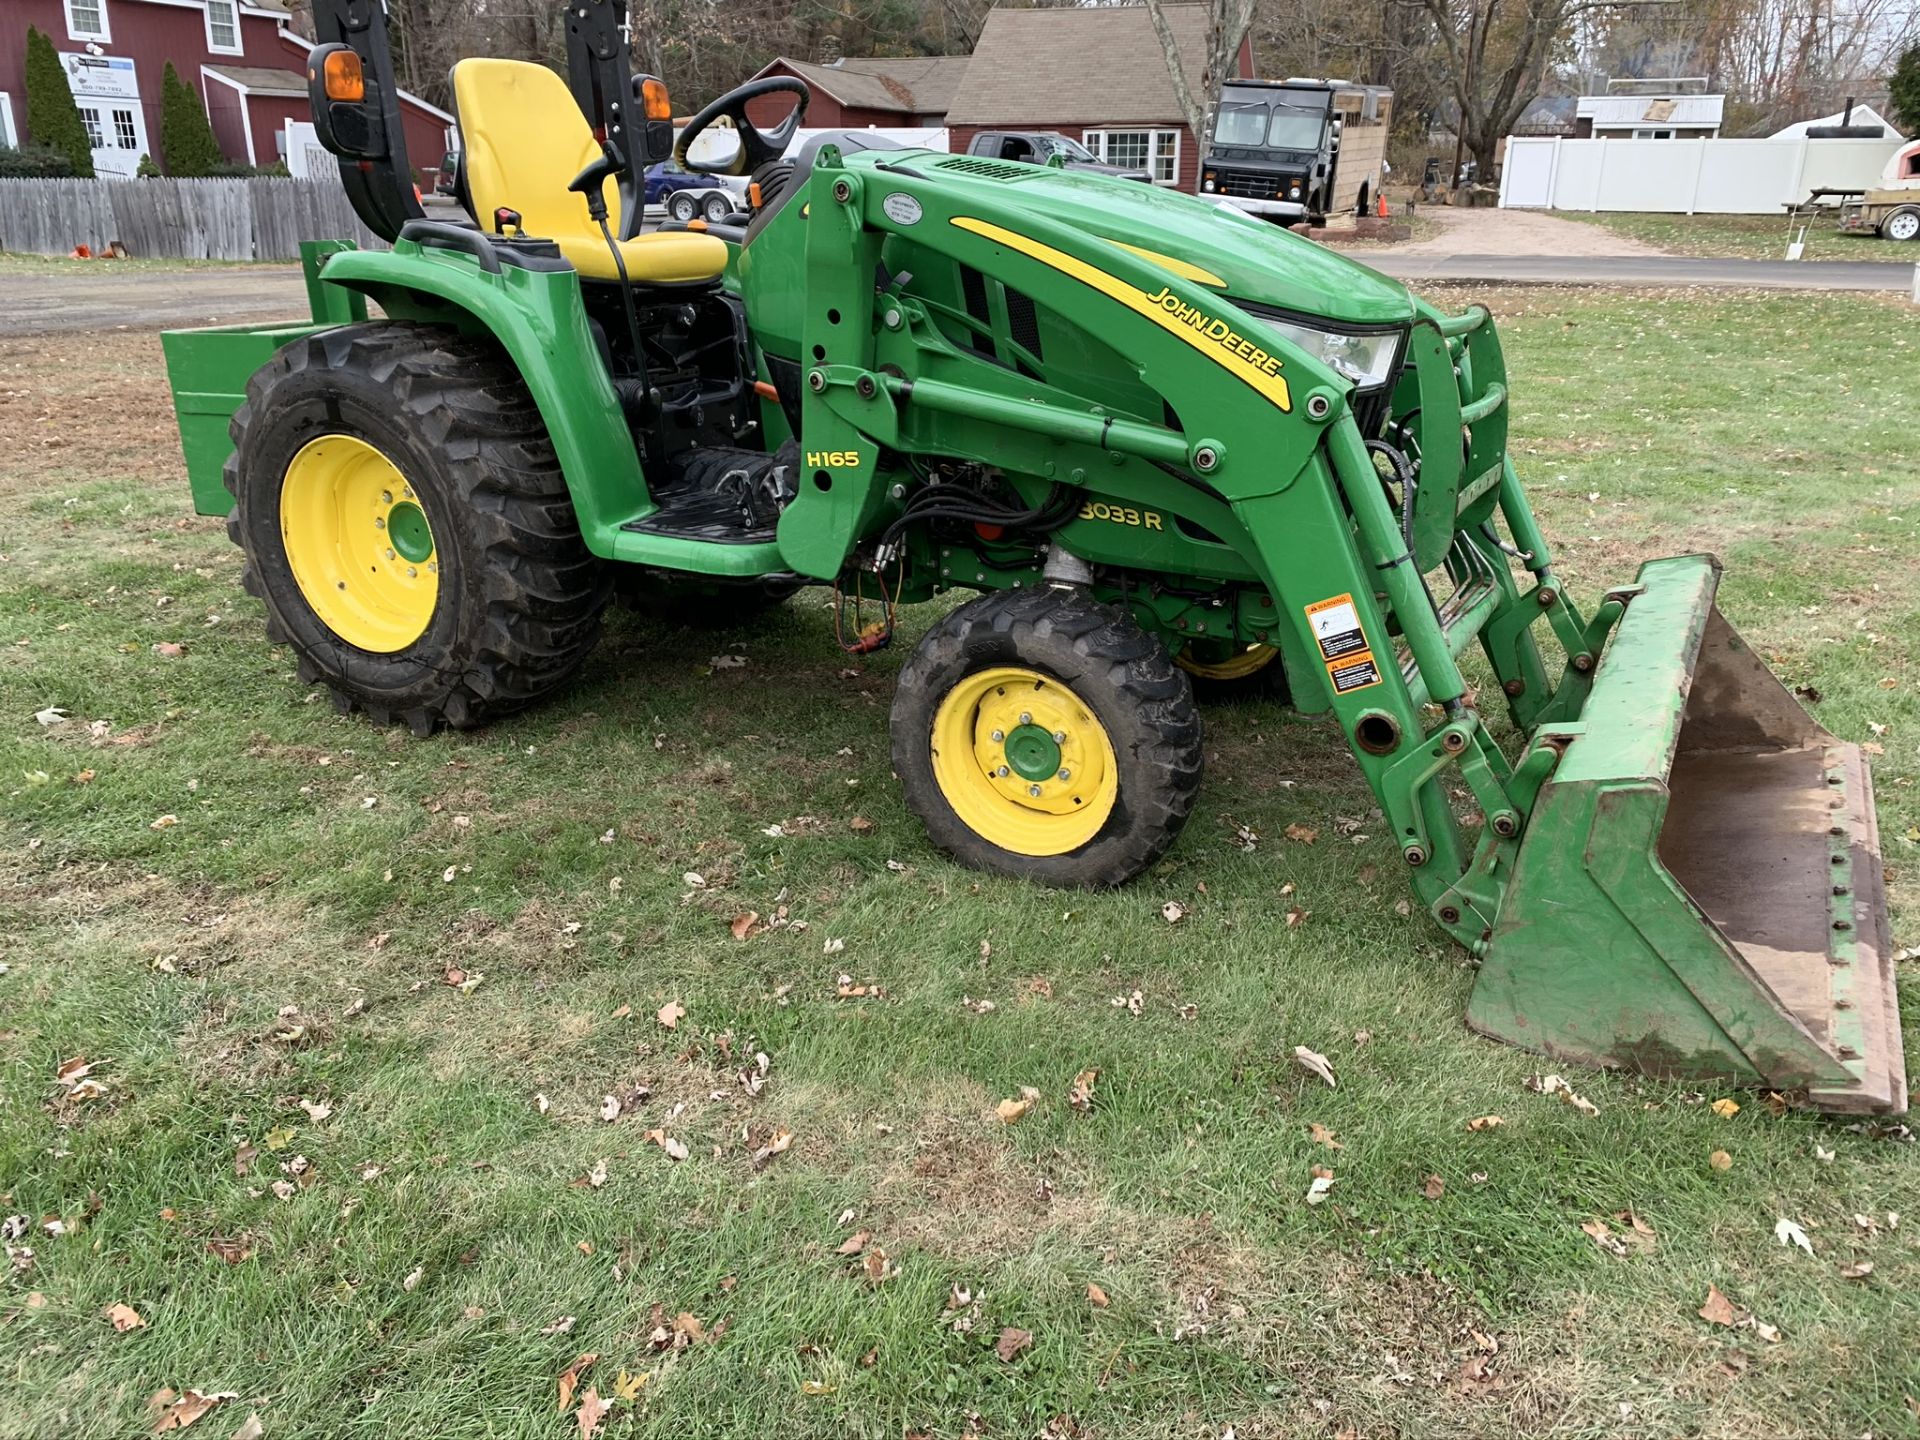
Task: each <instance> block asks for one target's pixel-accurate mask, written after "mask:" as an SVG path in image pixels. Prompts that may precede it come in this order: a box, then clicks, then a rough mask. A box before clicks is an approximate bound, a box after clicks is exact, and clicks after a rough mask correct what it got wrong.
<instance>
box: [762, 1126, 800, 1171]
mask: <svg viewBox="0 0 1920 1440" xmlns="http://www.w3.org/2000/svg"><path fill="white" fill-rule="evenodd" d="M792 1145H793V1132H792V1131H791V1130H775V1131H774V1132H773V1134H772V1136H771V1137H769V1139H768V1140H767V1143H766V1144H764V1145H762V1146H761V1147H760V1148H759V1149H758V1150H755V1151H754V1152H753V1168H754V1169H756V1170H764V1169H766V1168H767V1166H768V1165H769V1164H771V1163H772V1162H773V1157H774V1156H776V1155H784V1154H786V1153H787V1151H788V1150H789V1149H790V1148H791V1147H792Z"/></svg>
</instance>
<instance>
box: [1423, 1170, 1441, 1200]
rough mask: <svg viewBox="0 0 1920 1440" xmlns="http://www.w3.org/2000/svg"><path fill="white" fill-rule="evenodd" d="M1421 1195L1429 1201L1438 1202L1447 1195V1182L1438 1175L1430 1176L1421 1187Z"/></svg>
mask: <svg viewBox="0 0 1920 1440" xmlns="http://www.w3.org/2000/svg"><path fill="white" fill-rule="evenodd" d="M1420 1193H1421V1194H1422V1195H1424V1196H1426V1197H1427V1199H1429V1200H1438V1199H1439V1198H1440V1197H1441V1196H1442V1195H1444V1194H1446V1193H1447V1182H1446V1181H1445V1180H1444V1179H1442V1178H1441V1177H1440V1176H1438V1175H1429V1176H1427V1178H1426V1182H1425V1183H1424V1184H1422V1185H1421V1187H1420Z"/></svg>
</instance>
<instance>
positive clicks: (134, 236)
mask: <svg viewBox="0 0 1920 1440" xmlns="http://www.w3.org/2000/svg"><path fill="white" fill-rule="evenodd" d="M332 239H346V240H354V241H357V242H358V243H359V244H360V245H361V246H363V247H370V246H376V245H378V244H379V243H380V242H379V241H377V240H376V239H375V238H374V237H373V235H372V233H371V232H369V231H368V229H367V227H366V226H364V225H362V224H361V223H360V220H359V217H358V216H356V215H355V214H354V213H353V206H352V205H351V204H349V203H348V201H347V194H346V191H344V190H342V189H341V188H340V182H339V181H338V180H337V179H335V178H334V177H332V176H328V177H326V178H324V179H317V180H292V179H284V178H280V177H275V176H250V177H247V178H245V179H229V180H158V179H157V180H0V250H11V251H14V252H16V253H24V254H29V255H65V254H68V253H69V252H71V251H72V250H73V248H74V247H75V246H76V245H85V246H87V247H88V248H89V249H91V250H93V251H94V252H95V253H96V254H97V253H99V252H101V251H104V250H106V249H108V248H109V247H110V246H112V245H113V244H114V242H116V241H118V242H119V243H120V244H121V245H122V246H124V247H125V249H126V252H127V254H129V255H132V256H136V257H139V258H160V257H165V258H169V259H176V260H297V259H299V258H300V242H301V241H302V240H332Z"/></svg>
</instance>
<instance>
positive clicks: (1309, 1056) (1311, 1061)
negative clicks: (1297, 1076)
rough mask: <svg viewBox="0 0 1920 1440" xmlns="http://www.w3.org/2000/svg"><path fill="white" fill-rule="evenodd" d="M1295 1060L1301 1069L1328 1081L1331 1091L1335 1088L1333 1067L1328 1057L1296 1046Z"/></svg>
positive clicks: (1294, 1051) (1301, 1046)
mask: <svg viewBox="0 0 1920 1440" xmlns="http://www.w3.org/2000/svg"><path fill="white" fill-rule="evenodd" d="M1293 1058H1294V1060H1295V1061H1296V1062H1298V1064H1299V1066H1300V1068H1301V1069H1303V1070H1305V1071H1307V1072H1308V1073H1309V1074H1313V1075H1318V1076H1319V1077H1320V1078H1321V1079H1322V1080H1324V1081H1326V1082H1327V1088H1328V1089H1329V1090H1331V1089H1333V1088H1334V1082H1333V1066H1331V1065H1329V1064H1328V1063H1327V1057H1326V1056H1324V1055H1322V1054H1321V1053H1320V1052H1319V1051H1318V1050H1309V1049H1308V1048H1307V1047H1306V1046H1304V1045H1296V1046H1294V1047H1293Z"/></svg>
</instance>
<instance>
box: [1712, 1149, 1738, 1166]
mask: <svg viewBox="0 0 1920 1440" xmlns="http://www.w3.org/2000/svg"><path fill="white" fill-rule="evenodd" d="M1707 1164H1709V1165H1711V1166H1712V1167H1713V1168H1714V1169H1716V1170H1731V1169H1732V1168H1733V1156H1731V1155H1729V1154H1728V1153H1727V1152H1726V1151H1724V1150H1716V1151H1714V1152H1713V1153H1712V1154H1711V1155H1709V1156H1707Z"/></svg>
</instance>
